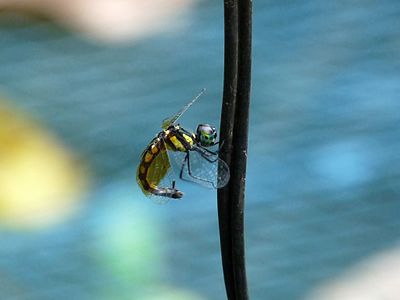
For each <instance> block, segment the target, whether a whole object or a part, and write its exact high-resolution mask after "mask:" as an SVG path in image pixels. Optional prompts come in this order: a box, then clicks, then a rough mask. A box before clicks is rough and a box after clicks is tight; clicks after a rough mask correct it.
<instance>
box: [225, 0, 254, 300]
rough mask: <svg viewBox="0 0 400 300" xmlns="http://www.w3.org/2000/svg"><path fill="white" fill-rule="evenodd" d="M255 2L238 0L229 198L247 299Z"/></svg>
mask: <svg viewBox="0 0 400 300" xmlns="http://www.w3.org/2000/svg"><path fill="white" fill-rule="evenodd" d="M251 36H252V1H251V0H239V56H238V80H237V82H238V84H237V95H236V105H235V107H236V109H235V122H234V131H233V142H232V145H233V153H232V162H231V168H232V177H231V180H232V183H233V184H232V185H231V192H230V196H231V197H230V198H231V201H232V206H231V224H232V225H231V230H232V253H233V254H232V259H233V262H234V264H233V271H234V282H235V295H236V299H238V300H239V299H240V300H245V299H248V298H249V297H248V290H247V279H246V262H245V250H244V249H245V241H244V192H245V183H246V165H247V145H248V127H249V106H250V88H251Z"/></svg>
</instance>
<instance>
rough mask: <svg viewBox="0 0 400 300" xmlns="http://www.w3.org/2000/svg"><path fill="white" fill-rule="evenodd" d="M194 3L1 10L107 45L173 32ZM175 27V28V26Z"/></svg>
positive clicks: (32, 1) (23, 1) (129, 1)
mask: <svg viewBox="0 0 400 300" xmlns="http://www.w3.org/2000/svg"><path fill="white" fill-rule="evenodd" d="M194 2H195V1H194V0H169V1H165V0H146V1H142V0H101V1H97V0H70V1H64V0H19V1H14V0H1V1H0V9H2V8H3V9H13V10H21V11H25V12H26V11H30V12H31V13H34V14H38V15H43V16H45V17H48V18H50V19H53V20H54V21H56V22H58V23H60V24H62V25H65V26H66V27H67V28H70V29H72V30H74V31H77V32H80V33H82V34H84V35H85V36H86V37H89V38H92V39H96V40H98V41H102V42H106V43H115V42H132V41H138V40H140V39H141V38H143V37H147V36H149V35H151V34H154V33H159V32H165V30H171V24H174V25H176V20H177V19H182V18H184V17H185V14H184V13H185V12H187V11H188V10H189V8H190V7H191V6H193V4H194ZM172 27H173V26H172Z"/></svg>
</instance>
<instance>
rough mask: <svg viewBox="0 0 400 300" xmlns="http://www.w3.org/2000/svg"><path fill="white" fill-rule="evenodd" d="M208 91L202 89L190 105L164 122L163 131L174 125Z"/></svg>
mask: <svg viewBox="0 0 400 300" xmlns="http://www.w3.org/2000/svg"><path fill="white" fill-rule="evenodd" d="M205 90H206V89H202V90H201V91H200V93H199V94H198V95H197V96H196V97H195V98H194V99H193V100H191V101H190V102H189V103H188V104H186V105H185V106H184V107H182V109H181V110H179V111H178V112H177V113H176V114H175V115H173V116H172V117H169V118H166V119H164V120H163V122H162V125H161V127H162V129H167V128H168V127H169V126H170V125H172V124H174V123H175V122H176V121H177V120H178V119H179V118H180V117H181V116H182V115H183V114H184V113H185V111H187V110H188V109H189V107H191V106H192V105H193V103H195V102H196V100H197V99H199V97H200V96H201V95H202V94H203V93H204V91H205Z"/></svg>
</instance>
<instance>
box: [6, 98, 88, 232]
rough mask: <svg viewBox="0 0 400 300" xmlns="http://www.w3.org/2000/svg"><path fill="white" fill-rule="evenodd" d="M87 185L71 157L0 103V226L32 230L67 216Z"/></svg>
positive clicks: (39, 129) (45, 135) (34, 126)
mask: <svg viewBox="0 0 400 300" xmlns="http://www.w3.org/2000/svg"><path fill="white" fill-rule="evenodd" d="M85 186H86V173H85V172H84V170H83V169H82V167H79V165H78V163H77V161H76V160H75V159H74V158H73V157H72V155H71V154H70V153H69V152H68V151H67V150H66V149H65V148H64V147H63V146H62V145H61V144H60V143H59V142H58V141H57V140H56V139H55V138H54V137H53V136H52V135H51V134H49V133H48V132H46V131H45V130H44V129H43V128H40V127H39V126H38V124H36V123H35V122H33V121H32V120H29V119H28V118H27V117H26V115H24V114H22V113H20V112H17V111H16V110H15V109H12V108H11V107H10V106H6V105H5V103H4V102H2V101H1V100H0V223H2V224H6V225H8V226H11V227H19V228H31V227H37V226H43V225H48V224H51V223H53V222H55V221H58V220H60V219H63V218H64V217H66V216H68V215H69V214H70V213H71V212H72V211H73V209H74V208H76V204H77V201H78V199H79V198H80V196H81V194H82V191H83V190H84V188H85Z"/></svg>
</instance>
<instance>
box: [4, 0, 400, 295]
mask: <svg viewBox="0 0 400 300" xmlns="http://www.w3.org/2000/svg"><path fill="white" fill-rule="evenodd" d="M220 2H221V1H219V2H218V1H217V2H215V1H200V2H198V3H196V4H195V5H194V7H193V8H192V10H191V11H190V12H187V15H186V17H185V18H186V21H185V24H184V25H182V26H181V27H180V28H177V29H175V30H171V31H168V32H160V33H158V34H153V35H150V36H148V37H146V38H142V39H140V40H138V41H135V42H131V43H130V42H128V43H123V44H112V45H111V44H103V43H98V42H96V41H93V40H91V39H90V38H89V39H88V38H86V37H85V36H82V35H80V34H76V33H74V32H70V31H68V30H66V29H65V28H64V27H62V26H60V25H58V24H57V22H50V21H48V20H45V19H42V18H33V17H32V16H30V15H27V14H21V13H19V12H8V11H3V13H2V14H0V95H1V97H3V98H6V99H8V102H9V103H11V104H12V105H13V106H14V107H16V108H17V109H18V110H22V111H24V112H25V113H27V114H29V115H30V117H32V118H34V119H35V120H37V121H38V122H39V123H40V124H41V125H42V126H43V127H44V128H45V129H46V130H48V131H50V132H52V133H53V134H54V135H55V136H56V137H57V139H58V140H59V141H61V143H62V144H63V145H65V147H66V148H67V149H70V151H71V152H73V153H74V155H76V156H77V157H79V159H80V160H81V161H82V162H84V164H85V165H87V166H88V168H89V169H90V172H89V174H90V175H87V176H88V177H90V179H89V181H90V182H91V184H90V187H89V188H87V190H86V194H85V196H83V197H82V200H81V202H80V203H81V204H80V209H78V210H77V211H76V212H75V213H73V214H71V215H70V216H69V217H68V218H65V219H63V220H62V221H61V222H59V223H57V224H56V225H49V226H44V227H42V228H41V229H38V230H29V229H28V230H26V229H25V230H21V229H15V228H12V226H11V228H10V226H4V227H3V228H2V229H1V232H0V233H1V236H0V290H1V295H2V296H1V297H2V299H56V298H57V299H166V298H164V297H162V296H157V295H158V294H157V293H160V294H161V295H166V294H167V293H170V294H171V295H172V296H171V299H211V300H213V299H224V298H225V289H224V285H223V277H222V269H221V259H220V252H219V236H218V223H217V211H216V195H215V192H214V191H211V190H204V189H202V188H200V187H197V186H192V185H188V184H185V183H181V182H179V183H178V184H179V185H180V187H181V189H183V191H184V192H185V197H184V198H183V200H182V201H179V202H170V203H168V204H167V205H163V206H159V205H155V204H154V203H152V202H151V201H149V200H148V199H147V198H146V197H144V196H143V195H142V194H141V191H140V189H139V188H138V187H137V185H136V183H135V172H136V166H137V164H138V161H139V156H140V153H141V151H142V150H143V148H144V147H145V146H146V145H147V143H148V142H149V141H150V140H151V139H152V138H153V136H154V135H155V134H156V133H157V132H158V131H159V129H160V123H161V120H162V119H163V118H165V117H167V116H169V115H170V114H172V113H174V112H175V111H177V110H178V109H179V108H180V107H181V106H182V105H184V104H185V103H186V102H187V101H189V100H190V99H191V98H193V96H195V95H196V94H197V93H198V92H199V91H200V90H201V89H202V88H203V87H206V88H207V91H206V93H205V95H204V96H203V97H202V98H201V100H199V101H198V102H197V103H196V105H195V106H194V107H192V108H191V110H189V111H188V112H187V113H186V115H185V116H184V117H183V118H182V121H181V124H183V125H185V126H186V127H187V128H191V129H193V128H195V127H196V125H197V124H198V123H200V122H208V123H210V124H215V125H217V126H218V125H219V114H220V106H221V95H222V83H223V82H222V80H223V7H222V4H221V3H220ZM253 34H254V40H253V47H254V49H253V55H254V56H253V59H254V61H253V75H252V76H253V83H252V99H251V101H252V102H251V124H250V141H249V157H248V159H249V160H248V175H247V189H246V211H245V215H246V247H247V248H246V249H247V252H246V254H247V263H248V279H249V291H250V295H251V297H252V299H304V298H305V297H306V296H307V295H308V294H309V293H310V291H312V290H313V289H314V288H315V287H317V286H318V285H319V284H321V283H322V282H325V281H326V280H329V279H332V278H334V277H335V276H337V275H339V274H340V273H341V272H343V271H345V270H346V269H347V268H349V267H351V266H353V265H354V264H356V263H357V262H359V261H361V260H363V259H364V258H366V257H368V256H369V255H372V254H374V253H378V252H380V251H382V250H385V249H387V248H390V247H393V246H395V245H396V244H397V243H398V242H399V235H398V233H399V230H400V218H399V216H400V202H399V194H400V187H399V176H400V171H399V166H398V162H399V153H400V142H399V137H400V127H399V124H400V114H399V111H400V101H399V95H400V87H399V86H400V85H399V82H400V71H399V70H400V52H399V49H400V3H399V2H398V1H394V0H393V1H379V2H378V1H348V2H344V1H339V2H335V3H333V2H330V3H328V2H326V1H297V2H291V1H255V2H254V32H253ZM0 122H1V120H0ZM0 168H1V166H0ZM20 184H21V189H23V188H24V182H20ZM165 291H168V292H165ZM174 293H176V296H174V295H175V294H174ZM179 293H186V294H184V295H181V296H179V295H178V294H179ZM146 297H148V298H146ZM151 297H153V298H151ZM157 297H158V298H157ZM179 297H180V298H179Z"/></svg>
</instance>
